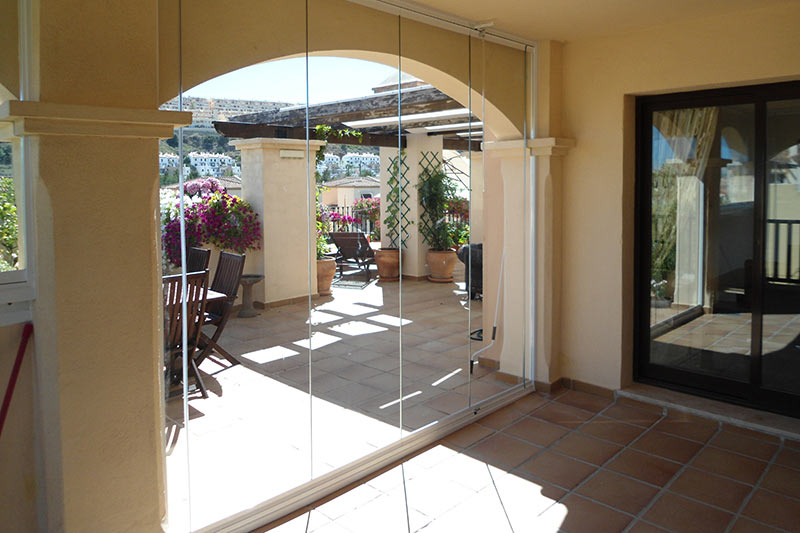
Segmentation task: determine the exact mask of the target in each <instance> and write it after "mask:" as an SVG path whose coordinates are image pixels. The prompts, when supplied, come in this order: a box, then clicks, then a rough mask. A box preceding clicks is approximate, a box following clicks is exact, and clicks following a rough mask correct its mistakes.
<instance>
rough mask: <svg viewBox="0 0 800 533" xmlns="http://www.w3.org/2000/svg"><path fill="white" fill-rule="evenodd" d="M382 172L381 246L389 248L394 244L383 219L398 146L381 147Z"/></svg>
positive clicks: (380, 175)
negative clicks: (391, 171)
mask: <svg viewBox="0 0 800 533" xmlns="http://www.w3.org/2000/svg"><path fill="white" fill-rule="evenodd" d="M379 150H380V158H381V161H380V165H381V166H380V173H379V174H378V176H379V179H380V184H381V189H380V194H381V215H380V217H381V219H380V220H381V246H382V247H384V248H388V247H391V246H392V242H391V240H390V239H389V236H388V235H387V232H386V226H385V225H384V223H383V221H384V220H386V214H387V212H386V207H387V197H388V195H389V178H390V177H391V175H390V168H391V166H392V159H393V158H395V157H397V151H398V150H397V148H387V147H385V146H381V147H380V149H379Z"/></svg>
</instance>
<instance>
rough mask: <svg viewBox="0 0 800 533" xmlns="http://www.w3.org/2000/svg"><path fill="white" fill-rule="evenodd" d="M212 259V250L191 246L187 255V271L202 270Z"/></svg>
mask: <svg viewBox="0 0 800 533" xmlns="http://www.w3.org/2000/svg"><path fill="white" fill-rule="evenodd" d="M209 261H211V250H208V249H205V248H189V254H188V256H187V257H186V272H202V271H204V270H205V269H207V268H208V263H209Z"/></svg>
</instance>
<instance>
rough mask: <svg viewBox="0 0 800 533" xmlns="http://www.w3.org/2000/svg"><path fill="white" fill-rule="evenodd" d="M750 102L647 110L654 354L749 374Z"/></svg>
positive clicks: (670, 361)
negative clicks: (650, 119) (650, 125)
mask: <svg viewBox="0 0 800 533" xmlns="http://www.w3.org/2000/svg"><path fill="white" fill-rule="evenodd" d="M753 114H754V112H753V106H752V105H738V106H721V107H702V108H690V109H674V110H667V111H658V112H655V113H653V129H652V135H653V140H652V176H651V182H652V189H651V190H652V203H651V209H652V211H651V213H652V228H651V245H652V248H651V250H652V254H651V271H650V274H651V276H650V280H651V281H650V287H651V300H650V324H651V327H650V331H651V339H652V343H651V351H650V353H651V355H650V357H651V362H653V363H656V364H662V365H668V366H674V367H680V368H684V369H687V370H691V371H694V372H698V373H703V374H713V375H717V376H724V377H727V378H731V379H738V380H743V381H746V380H747V379H748V375H749V360H748V357H747V355H749V354H750V329H751V324H752V320H751V305H752V294H753V287H752V283H751V281H750V279H751V275H752V249H753V216H754V215H753V206H754V153H753V140H752V136H753V133H754V118H753Z"/></svg>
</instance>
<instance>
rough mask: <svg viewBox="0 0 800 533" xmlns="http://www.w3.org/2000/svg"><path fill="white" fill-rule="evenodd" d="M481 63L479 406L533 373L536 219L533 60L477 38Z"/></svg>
mask: <svg viewBox="0 0 800 533" xmlns="http://www.w3.org/2000/svg"><path fill="white" fill-rule="evenodd" d="M473 57H474V58H475V60H474V61H473V64H474V65H476V68H474V69H473V79H472V82H473V87H474V88H475V91H476V93H478V94H480V103H479V104H475V105H474V109H475V112H476V114H477V115H478V116H479V118H480V120H481V121H482V125H481V127H480V128H477V131H478V132H480V133H481V134H482V135H481V137H480V140H481V141H483V143H482V147H483V151H482V153H481V154H478V153H476V152H473V156H472V212H473V214H472V221H473V224H472V225H471V239H472V240H471V244H475V245H476V248H477V250H475V253H473V254H472V260H473V261H475V262H477V263H478V264H479V265H480V268H477V265H476V268H475V269H474V275H475V279H474V280H473V282H472V284H473V285H474V286H475V288H476V289H479V290H480V295H481V296H482V299H481V300H479V301H475V300H472V302H471V307H472V314H473V320H472V322H473V323H472V324H471V328H470V331H471V337H472V339H474V340H473V341H472V343H471V347H470V351H471V359H472V361H473V365H472V373H471V375H470V376H471V381H470V384H469V390H470V401H471V403H472V404H474V403H476V402H479V401H481V400H484V399H486V398H489V397H491V396H493V395H495V394H498V393H500V392H503V391H505V390H507V389H508V388H510V387H511V386H513V385H515V384H517V383H519V382H521V381H522V379H523V376H524V375H525V371H526V366H527V364H528V361H526V360H525V358H524V357H525V356H524V354H525V352H526V331H527V330H526V326H527V321H528V319H529V315H528V314H527V312H526V309H525V296H524V295H525V293H526V292H527V291H528V290H529V288H530V284H529V280H530V270H529V263H528V255H529V250H530V248H529V245H528V242H529V238H530V235H529V231H528V227H529V223H530V213H531V207H530V204H529V202H528V198H529V197H528V194H529V190H528V175H527V168H526V165H527V164H528V157H527V155H526V149H525V147H524V143H523V141H522V138H523V136H524V134H523V131H524V130H525V119H524V117H525V113H526V110H527V108H526V105H525V96H526V85H525V74H526V54H525V52H524V51H522V50H519V49H516V48H511V47H508V46H503V45H502V44H499V43H496V42H492V41H486V40H483V39H474V40H473ZM508 72H514V73H515V75H514V76H513V77H512V78H511V79H513V80H514V82H511V83H509V76H508V75H507V73H508ZM506 141H510V142H506ZM476 237H477V238H476ZM479 239H480V240H479ZM478 276H480V278H479V277H478ZM476 330H479V331H476Z"/></svg>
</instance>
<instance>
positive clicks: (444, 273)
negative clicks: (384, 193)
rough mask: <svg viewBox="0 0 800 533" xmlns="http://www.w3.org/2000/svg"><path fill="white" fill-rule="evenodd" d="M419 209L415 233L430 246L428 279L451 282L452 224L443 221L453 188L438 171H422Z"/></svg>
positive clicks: (451, 198)
mask: <svg viewBox="0 0 800 533" xmlns="http://www.w3.org/2000/svg"><path fill="white" fill-rule="evenodd" d="M417 190H418V191H419V204H420V207H421V208H422V213H421V215H420V227H419V232H420V234H421V235H422V238H423V240H424V241H425V242H426V243H427V244H428V246H430V249H429V250H428V256H427V260H428V268H429V269H430V274H429V275H428V279H429V280H430V281H435V282H437V283H450V282H452V281H453V269H454V268H455V266H456V261H458V258H457V257H456V252H455V250H453V247H454V246H455V242H454V241H453V234H454V228H453V224H451V223H450V222H447V207H448V205H449V204H450V202H451V201H452V200H453V199H454V198H455V196H456V187H455V184H454V183H453V182H452V180H451V179H450V178H449V177H448V176H447V174H445V172H444V170H442V169H441V168H436V169H433V170H431V169H426V170H424V171H423V172H422V173H421V174H420V176H419V183H418V184H417Z"/></svg>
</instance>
